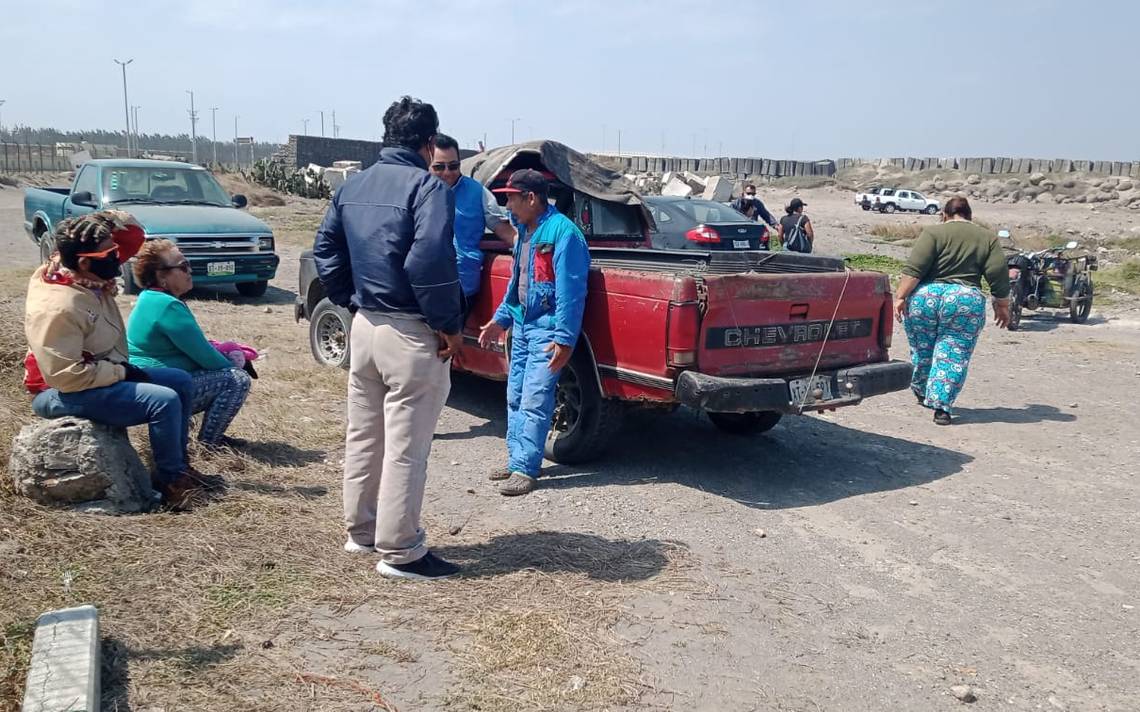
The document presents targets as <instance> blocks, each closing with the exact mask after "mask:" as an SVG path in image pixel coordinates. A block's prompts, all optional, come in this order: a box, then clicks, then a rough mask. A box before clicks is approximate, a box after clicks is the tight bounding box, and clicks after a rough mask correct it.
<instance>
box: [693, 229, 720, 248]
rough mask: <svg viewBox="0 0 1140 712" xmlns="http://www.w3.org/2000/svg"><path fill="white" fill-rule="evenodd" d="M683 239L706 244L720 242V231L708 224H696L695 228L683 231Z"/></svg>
mask: <svg viewBox="0 0 1140 712" xmlns="http://www.w3.org/2000/svg"><path fill="white" fill-rule="evenodd" d="M685 239H686V240H688V241H689V242H696V243H698V244H701V245H708V244H711V243H715V242H720V233H719V232H717V231H716V230H714V229H712V228H711V227H709V226H708V225H697V226H696V227H695V228H693V229H692V230H689V231H688V232H686V233H685Z"/></svg>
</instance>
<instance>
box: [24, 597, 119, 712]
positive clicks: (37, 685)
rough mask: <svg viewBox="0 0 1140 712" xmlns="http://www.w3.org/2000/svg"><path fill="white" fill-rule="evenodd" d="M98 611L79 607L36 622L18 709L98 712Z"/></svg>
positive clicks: (64, 610)
mask: <svg viewBox="0 0 1140 712" xmlns="http://www.w3.org/2000/svg"><path fill="white" fill-rule="evenodd" d="M99 658H100V648H99V611H98V610H97V609H96V608H95V606H79V607H77V608H65V609H62V610H58V611H49V612H47V613H44V614H43V615H41V616H40V617H39V619H38V620H37V621H36V636H35V638H34V639H33V640H32V663H31V666H30V668H29V669H28V684H27V687H26V688H25V691H24V706H23V712H98V711H99V668H100V659H99Z"/></svg>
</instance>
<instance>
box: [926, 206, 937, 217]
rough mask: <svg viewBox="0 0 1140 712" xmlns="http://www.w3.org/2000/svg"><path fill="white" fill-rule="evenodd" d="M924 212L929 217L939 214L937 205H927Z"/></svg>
mask: <svg viewBox="0 0 1140 712" xmlns="http://www.w3.org/2000/svg"><path fill="white" fill-rule="evenodd" d="M922 212H924V213H926V214H927V215H935V214H937V213H938V206H937V205H927V206H926V210H923V211H922Z"/></svg>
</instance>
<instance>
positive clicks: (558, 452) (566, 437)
mask: <svg viewBox="0 0 1140 712" xmlns="http://www.w3.org/2000/svg"><path fill="white" fill-rule="evenodd" d="M596 374H597V372H596V371H595V370H594V363H593V359H592V358H591V357H590V352H589V351H588V350H587V349H585V348H580V347H579V348H576V349H574V355H573V356H571V357H570V363H569V364H567V365H566V368H564V369H563V370H562V376H561V378H559V379H558V393H557V395H556V396H555V398H556V400H555V405H554V419H553V422H552V423H551V425H550V432H549V433H548V434H547V436H546V447H545V448H544V449H545V455H546V459H548V460H550V461H552V462H557V463H559V464H561V465H576V464H579V463H583V462H588V461H590V460H593V459H595V458H597V457H599V456H601V455H602V453H604V452H605V450H606V447H607V446H608V445H609V443H610V439H611V438H612V437H613V436H614V434H615V433H617V431H618V430H619V429H620V428H621V421H622V417H623V416H624V415H625V408H624V406H623V405H622V404H621V403H620V402H618V401H614V400H609V399H607V398H603V397H602V391H601V388H599V386H598V378H597V375H596Z"/></svg>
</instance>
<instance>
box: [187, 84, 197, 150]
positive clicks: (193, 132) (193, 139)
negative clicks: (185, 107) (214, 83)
mask: <svg viewBox="0 0 1140 712" xmlns="http://www.w3.org/2000/svg"><path fill="white" fill-rule="evenodd" d="M186 93H187V94H189V95H190V156H191V162H192V163H197V162H198V112H196V111H194V92H193V91H191V90H189V89H187V90H186Z"/></svg>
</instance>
